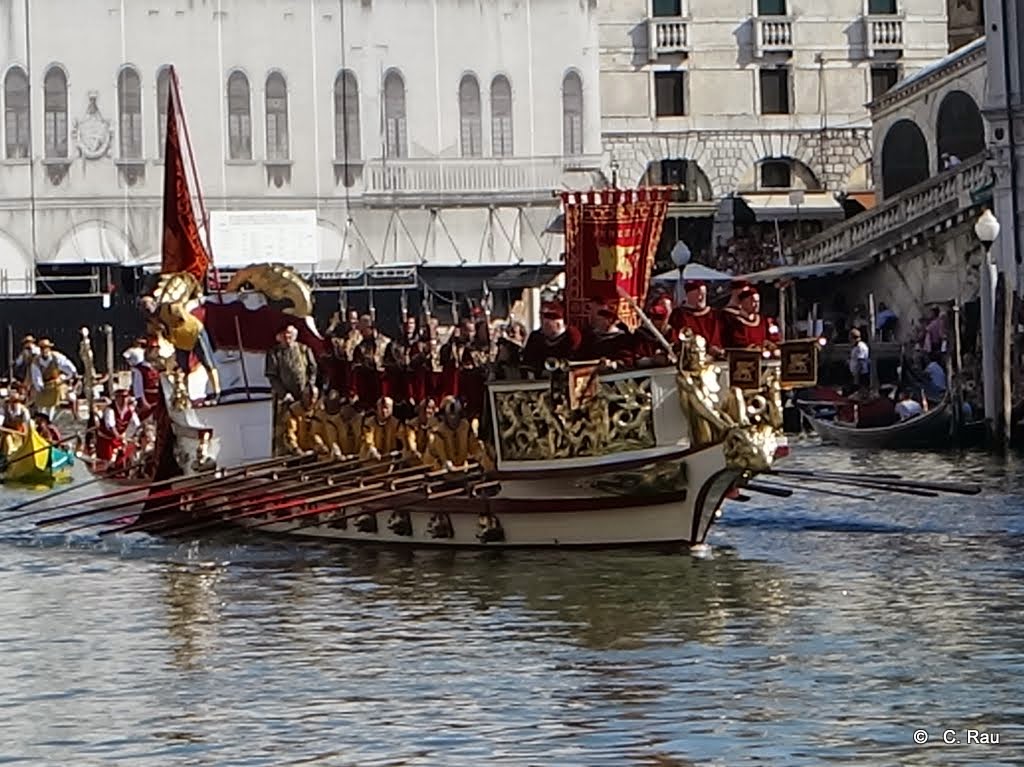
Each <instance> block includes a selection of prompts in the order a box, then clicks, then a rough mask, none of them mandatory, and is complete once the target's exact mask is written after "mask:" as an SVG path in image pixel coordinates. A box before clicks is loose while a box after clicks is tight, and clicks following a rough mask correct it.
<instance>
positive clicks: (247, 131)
mask: <svg viewBox="0 0 1024 767" xmlns="http://www.w3.org/2000/svg"><path fill="white" fill-rule="evenodd" d="M228 138H229V141H230V146H229V152H230V157H231V159H232V160H248V159H249V158H251V157H252V124H251V121H250V119H249V114H248V112H246V113H240V114H232V115H229V116H228Z"/></svg>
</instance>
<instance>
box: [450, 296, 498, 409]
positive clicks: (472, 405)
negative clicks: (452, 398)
mask: <svg viewBox="0 0 1024 767" xmlns="http://www.w3.org/2000/svg"><path fill="white" fill-rule="evenodd" d="M474 315H475V317H474V320H473V335H472V337H471V338H470V340H469V343H468V344H466V346H465V347H464V348H463V350H462V358H461V360H460V364H459V372H458V396H459V399H460V400H462V403H463V405H464V406H465V408H466V412H467V413H468V415H469V417H470V418H478V417H479V416H480V415H482V414H483V412H484V399H485V398H486V395H487V381H488V379H489V378H490V376H491V364H492V362H493V361H494V344H493V343H491V328H490V325H489V324H488V322H487V318H486V316H485V315H484V312H483V310H482V309H480V308H479V307H477V308H476V309H475V310H474Z"/></svg>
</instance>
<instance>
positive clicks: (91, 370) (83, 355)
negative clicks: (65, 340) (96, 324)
mask: <svg viewBox="0 0 1024 767" xmlns="http://www.w3.org/2000/svg"><path fill="white" fill-rule="evenodd" d="M78 332H79V333H80V334H81V335H82V340H81V341H79V342H78V356H79V358H80V359H81V360H82V386H84V387H85V404H86V407H87V408H88V413H89V415H87V416H86V420H87V421H88V420H89V418H91V417H92V416H93V414H94V413H95V412H96V358H95V357H94V356H93V353H92V340H91V339H90V338H89V328H87V327H84V326H83V327H82V328H81V329H80V330H79V331H78ZM75 417H76V418H77V417H78V414H77V413H75Z"/></svg>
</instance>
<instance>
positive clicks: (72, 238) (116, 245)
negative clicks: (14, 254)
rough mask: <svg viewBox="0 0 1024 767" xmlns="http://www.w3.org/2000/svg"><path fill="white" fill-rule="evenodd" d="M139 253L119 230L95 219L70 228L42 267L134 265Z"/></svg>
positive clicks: (46, 256) (44, 259)
mask: <svg viewBox="0 0 1024 767" xmlns="http://www.w3.org/2000/svg"><path fill="white" fill-rule="evenodd" d="M137 261H138V252H137V251H136V249H135V247H134V246H133V245H132V244H131V242H130V241H129V239H128V237H126V236H125V234H124V232H122V231H121V230H120V229H119V228H117V227H116V226H114V225H113V224H110V223H109V222H107V221H102V220H100V219H95V220H92V221H84V222H82V223H80V224H74V225H72V227H71V229H69V230H68V231H67V232H65V233H64V235H63V236H62V237H61V238H60V241H59V242H58V243H57V247H55V248H54V249H53V251H52V252H50V253H47V254H46V255H45V256H44V257H43V258H41V259H40V263H42V264H107V265H110V266H133V265H135V263H136V262H137Z"/></svg>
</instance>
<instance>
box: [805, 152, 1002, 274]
mask: <svg viewBox="0 0 1024 767" xmlns="http://www.w3.org/2000/svg"><path fill="white" fill-rule="evenodd" d="M990 178H991V172H990V170H989V168H988V166H987V165H986V162H985V156H984V155H979V156H978V157H975V158H972V159H970V160H968V161H966V162H964V163H962V164H960V165H958V166H956V167H955V168H953V169H951V170H947V171H944V172H943V173H940V174H939V175H937V176H933V177H932V178H930V179H928V180H927V181H924V182H922V183H920V184H918V185H917V186H913V187H911V188H910V189H907V190H906V191H904V192H901V193H900V194H898V195H896V196H895V197H892V198H890V199H888V200H885V201H884V202H882V203H881V204H880V205H879V206H878V207H876V208H873V209H872V210H869V211H867V212H865V213H862V214H861V215H859V216H856V217H855V218H852V219H850V220H849V221H846V222H844V223H842V224H838V225H836V226H833V227H831V228H830V229H826V230H825V231H824V232H822V233H821V234H819V235H818V236H816V237H813V238H811V239H809V240H806V241H805V242H802V243H800V244H799V245H798V246H796V247H794V248H792V249H790V252H789V253H790V255H791V256H792V257H793V258H794V259H795V261H796V263H798V264H824V263H828V262H830V261H840V260H844V259H851V258H857V257H860V256H867V255H875V253H876V252H879V251H882V250H884V249H885V248H886V247H888V246H889V245H896V244H899V242H901V241H903V240H906V239H907V238H910V237H915V236H918V235H920V234H923V233H924V232H925V231H927V230H928V229H929V228H930V227H932V226H935V225H937V223H941V221H939V219H942V218H944V217H947V216H949V215H950V214H952V213H957V212H959V211H960V210H963V209H965V208H968V207H970V206H971V204H972V198H971V194H972V193H973V192H976V191H978V190H979V189H981V188H982V187H984V186H985V185H986V184H988V183H989V181H990Z"/></svg>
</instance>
